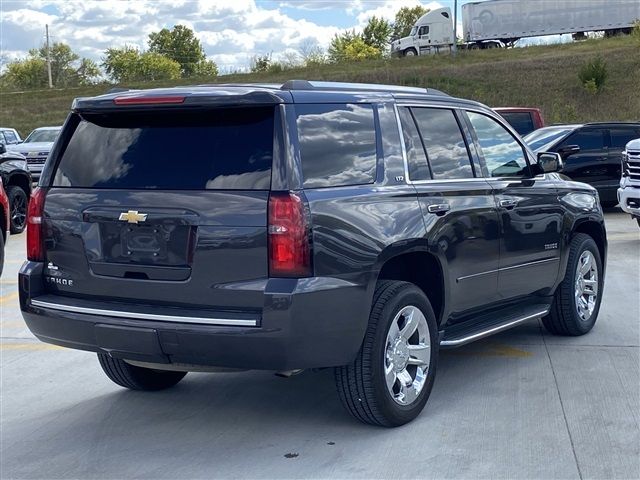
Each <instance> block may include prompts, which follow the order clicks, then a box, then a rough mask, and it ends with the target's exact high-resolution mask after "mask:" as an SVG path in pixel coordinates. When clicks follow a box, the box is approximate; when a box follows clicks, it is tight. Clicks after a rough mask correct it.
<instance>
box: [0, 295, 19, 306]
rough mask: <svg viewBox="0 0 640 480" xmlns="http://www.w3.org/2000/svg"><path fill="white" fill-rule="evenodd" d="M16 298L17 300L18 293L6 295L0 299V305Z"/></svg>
mask: <svg viewBox="0 0 640 480" xmlns="http://www.w3.org/2000/svg"><path fill="white" fill-rule="evenodd" d="M16 298H18V292H13V293H8V294H7V295H5V296H3V297H0V305H4V304H5V303H9V302H11V301H12V300H15V299H16Z"/></svg>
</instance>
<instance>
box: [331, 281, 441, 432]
mask: <svg viewBox="0 0 640 480" xmlns="http://www.w3.org/2000/svg"><path fill="white" fill-rule="evenodd" d="M438 346H439V342H438V328H437V323H436V317H435V314H434V313H433V309H432V308H431V304H430V303H429V299H428V298H427V297H426V295H425V294H424V293H423V292H422V290H420V289H419V288H418V287H416V286H415V285H413V284H411V283H407V282H398V281H389V280H383V281H380V282H378V285H377V286H376V290H375V293H374V296H373V307H372V309H371V314H370V317H369V326H368V328H367V331H366V333H365V338H364V341H363V343H362V347H361V348H360V352H358V356H357V357H356V359H355V361H354V362H353V363H351V364H350V365H346V366H343V367H337V368H336V369H335V380H336V386H337V388H338V394H339V396H340V400H341V401H342V404H343V405H344V407H345V408H346V409H347V411H349V413H351V415H353V416H354V417H355V418H357V419H358V420H360V421H361V422H364V423H368V424H371V425H379V426H383V427H397V426H400V425H404V424H405V423H408V422H410V421H411V420H413V419H414V418H416V417H417V416H418V415H419V414H420V412H421V411H422V409H423V408H424V406H425V404H426V403H427V399H428V398H429V395H430V393H431V389H432V388H433V382H434V380H435V373H436V365H437V359H438Z"/></svg>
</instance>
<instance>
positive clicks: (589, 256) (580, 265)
mask: <svg viewBox="0 0 640 480" xmlns="http://www.w3.org/2000/svg"><path fill="white" fill-rule="evenodd" d="M602 273H603V271H602V259H601V258H600V252H599V250H598V246H597V245H596V242H595V241H594V240H593V238H591V237H590V236H589V235H586V234H584V233H578V234H577V235H575V236H574V237H573V239H572V240H571V244H570V246H569V261H568V262H567V271H566V272H565V276H564V279H563V280H562V283H560V286H559V287H558V289H557V290H556V293H555V296H554V299H553V304H552V305H551V310H550V311H549V314H548V315H547V316H546V317H544V318H543V319H542V323H543V324H544V326H545V328H546V329H547V330H548V331H549V332H551V333H553V334H555V335H565V336H579V335H584V334H585V333H588V332H589V331H590V330H591V329H592V328H593V326H594V325H595V323H596V319H597V317H598V312H599V311H600V303H601V301H602V289H603V286H604V282H603V280H604V279H603V276H602Z"/></svg>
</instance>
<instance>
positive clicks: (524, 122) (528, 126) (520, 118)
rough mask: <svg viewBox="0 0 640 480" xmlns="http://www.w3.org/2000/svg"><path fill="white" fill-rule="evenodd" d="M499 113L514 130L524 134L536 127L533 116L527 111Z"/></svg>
mask: <svg viewBox="0 0 640 480" xmlns="http://www.w3.org/2000/svg"><path fill="white" fill-rule="evenodd" d="M500 115H502V117H503V118H504V119H505V120H506V121H507V122H509V124H510V125H511V126H512V127H513V128H514V130H515V131H516V132H518V133H519V134H520V135H526V134H527V133H529V132H532V131H533V130H535V129H536V127H535V125H534V124H533V118H532V117H531V114H530V113H527V112H501V113H500Z"/></svg>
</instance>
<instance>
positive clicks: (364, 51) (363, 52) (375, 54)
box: [344, 37, 382, 62]
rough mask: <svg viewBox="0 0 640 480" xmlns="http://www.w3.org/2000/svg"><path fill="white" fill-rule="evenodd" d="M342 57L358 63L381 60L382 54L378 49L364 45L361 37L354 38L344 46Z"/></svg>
mask: <svg viewBox="0 0 640 480" xmlns="http://www.w3.org/2000/svg"><path fill="white" fill-rule="evenodd" d="M344 57H345V60H348V61H356V62H359V61H360V60H370V59H375V58H381V57H382V52H381V51H380V49H379V48H376V47H374V46H372V45H368V44H366V43H365V41H364V40H363V39H362V37H356V38H355V39H354V40H353V41H351V42H349V43H348V44H347V45H346V46H345V49H344Z"/></svg>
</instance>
